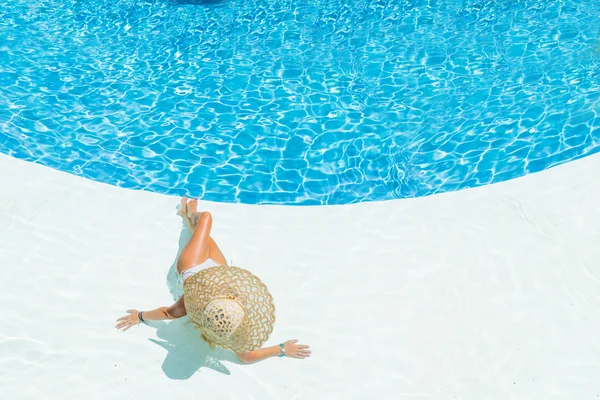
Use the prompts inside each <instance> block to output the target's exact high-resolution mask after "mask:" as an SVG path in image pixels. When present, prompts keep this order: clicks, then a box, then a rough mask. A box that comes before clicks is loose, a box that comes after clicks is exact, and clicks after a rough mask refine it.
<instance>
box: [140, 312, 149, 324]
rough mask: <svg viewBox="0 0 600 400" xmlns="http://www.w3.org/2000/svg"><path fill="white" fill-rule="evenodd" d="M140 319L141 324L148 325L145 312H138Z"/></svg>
mask: <svg viewBox="0 0 600 400" xmlns="http://www.w3.org/2000/svg"><path fill="white" fill-rule="evenodd" d="M138 318H139V320H140V321H141V322H143V323H144V324H146V321H144V312H143V311H138ZM146 325H148V324H146Z"/></svg>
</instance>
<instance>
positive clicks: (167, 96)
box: [0, 0, 600, 205]
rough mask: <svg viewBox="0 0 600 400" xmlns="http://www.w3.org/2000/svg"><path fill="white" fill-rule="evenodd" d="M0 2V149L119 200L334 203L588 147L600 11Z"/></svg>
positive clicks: (598, 94)
mask: <svg viewBox="0 0 600 400" xmlns="http://www.w3.org/2000/svg"><path fill="white" fill-rule="evenodd" d="M440 3H442V4H434V2H422V1H416V0H398V1H383V0H379V1H364V0H362V1H355V2H348V1H342V0H336V1H332V2H322V1H316V2H309V3H302V4H295V3H293V2H291V1H269V2H266V1H260V0H255V1H252V2H241V1H207V0H205V1H193V0H126V1H116V0H108V1H104V0H103V1H99V0H92V1H87V2H82V1H79V0H70V1H69V0H67V1H58V0H44V1H36V2H34V1H32V0H16V1H10V2H9V1H7V0H0V151H2V152H4V153H7V154H10V155H12V156H15V157H19V158H23V159H27V160H30V161H35V162H39V163H42V164H45V165H48V166H50V167H53V168H57V169H61V170H64V171H67V172H70V173H74V174H78V175H81V176H84V177H87V178H91V179H95V180H100V181H103V182H107V183H110V184H114V185H119V186H123V187H128V188H135V189H143V190H151V191H157V192H163V193H170V194H188V195H192V196H197V197H200V198H202V199H205V200H212V201H222V202H243V203H275V204H303V205H310V204H340V203H354V202H360V201H374V200H387V199H393V198H405V197H416V196H426V195H430V194H434V193H439V192H445V191H451V190H458V189H462V188H467V187H473V186H479V185H486V184H490V183H494V182H499V181H503V180H507V179H511V178H514V177H518V176H521V175H524V174H527V173H531V172H536V171H541V170H543V169H546V168H549V167H551V166H554V165H557V164H560V163H562V162H566V161H569V160H573V159H576V158H579V157H582V156H584V155H587V154H591V153H594V152H596V151H598V149H599V139H600V138H599V136H600V129H599V128H600V119H599V117H598V112H599V111H598V110H600V102H599V99H600V69H599V60H600V45H599V44H598V43H599V42H598V40H599V38H598V30H597V28H596V20H595V16H596V15H598V14H599V13H600V5H599V4H598V3H597V2H583V1H581V0H578V1H566V2H557V1H533V0H525V1H520V2H516V3H515V2H511V1H507V0H506V1H505V0H500V1H495V2H484V1H476V0H466V1H465V0H460V1H458V0H454V1H444V2H440Z"/></svg>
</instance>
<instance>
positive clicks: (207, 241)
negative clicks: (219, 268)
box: [177, 200, 227, 274]
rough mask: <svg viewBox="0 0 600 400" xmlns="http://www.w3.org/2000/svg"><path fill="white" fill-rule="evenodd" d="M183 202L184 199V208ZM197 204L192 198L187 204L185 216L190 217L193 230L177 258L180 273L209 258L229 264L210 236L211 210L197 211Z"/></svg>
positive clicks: (190, 225) (189, 221)
mask: <svg viewBox="0 0 600 400" xmlns="http://www.w3.org/2000/svg"><path fill="white" fill-rule="evenodd" d="M183 202H184V201H183V200H182V208H183ZM197 206H198V201H197V200H190V202H189V203H187V206H186V210H187V215H186V216H185V217H186V218H188V227H190V230H192V229H193V232H192V238H191V239H190V241H189V242H188V243H187V244H186V245H185V247H184V248H183V250H181V253H180V254H179V259H178V260H177V272H179V273H180V274H181V273H182V272H183V271H185V270H187V269H190V268H192V267H193V266H195V265H198V264H202V263H203V262H204V261H206V260H207V259H208V258H212V259H213V260H215V262H217V263H219V264H222V265H227V261H226V260H225V257H224V256H223V253H222V252H221V250H220V249H219V247H218V246H217V244H216V242H215V241H214V240H213V239H212V238H211V237H210V230H211V228H212V216H211V215H210V213H209V212H197V211H196V208H197ZM180 210H181V209H180Z"/></svg>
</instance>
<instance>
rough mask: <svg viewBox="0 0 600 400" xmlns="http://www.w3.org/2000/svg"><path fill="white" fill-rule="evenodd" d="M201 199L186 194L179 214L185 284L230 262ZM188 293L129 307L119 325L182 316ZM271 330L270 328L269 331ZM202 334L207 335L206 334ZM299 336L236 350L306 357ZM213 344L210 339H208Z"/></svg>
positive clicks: (259, 356) (256, 356)
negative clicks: (184, 233)
mask: <svg viewBox="0 0 600 400" xmlns="http://www.w3.org/2000/svg"><path fill="white" fill-rule="evenodd" d="M197 204H198V201H197V200H190V201H189V203H188V201H187V199H186V198H185V197H184V198H183V199H182V200H181V207H180V209H179V212H178V214H179V215H181V216H182V217H183V218H184V219H185V221H186V223H187V225H188V229H189V230H190V232H192V237H191V239H190V241H189V242H188V243H187V244H186V245H185V247H184V248H183V250H182V251H181V253H180V255H179V258H178V260H177V272H178V274H179V275H180V278H181V280H182V281H183V285H184V288H185V287H186V284H187V283H188V282H190V280H191V279H192V277H193V276H194V275H195V274H197V273H199V272H200V271H203V270H206V269H208V268H213V267H217V266H227V261H226V259H225V256H224V255H223V253H222V252H221V250H220V249H219V247H218V246H217V243H216V242H215V241H214V239H213V238H212V237H211V236H210V231H211V228H212V216H211V215H210V213H209V212H197V211H196V208H197ZM184 297H185V295H182V296H181V297H180V298H179V300H177V301H176V302H175V304H173V305H172V306H170V307H160V308H157V309H155V310H151V311H144V312H142V311H138V310H133V309H132V310H127V312H128V313H129V314H128V315H126V316H124V317H121V318H119V319H118V320H117V326H116V328H117V329H123V330H127V329H129V328H130V327H132V326H134V325H137V324H139V323H140V322H142V321H146V320H148V321H152V320H167V319H176V318H181V317H184V316H185V315H187V313H188V310H187V309H186V304H185V298H184ZM269 333H270V332H269ZM203 338H204V339H205V340H206V338H205V337H204V335H203ZM297 342H298V341H297V340H288V341H286V342H285V343H281V344H280V345H278V346H271V347H265V348H258V349H253V350H251V351H243V352H240V351H236V354H237V356H238V358H239V359H240V361H242V362H247V363H249V362H257V361H262V360H264V359H266V358H269V357H273V356H280V355H286V356H288V357H292V358H307V357H309V356H310V354H311V352H310V350H309V346H307V345H301V344H297ZM209 344H210V343H209Z"/></svg>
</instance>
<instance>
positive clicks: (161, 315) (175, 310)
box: [115, 296, 187, 331]
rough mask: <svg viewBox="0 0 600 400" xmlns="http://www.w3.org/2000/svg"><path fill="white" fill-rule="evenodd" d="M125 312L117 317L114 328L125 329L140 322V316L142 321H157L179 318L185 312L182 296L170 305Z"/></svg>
mask: <svg viewBox="0 0 600 400" xmlns="http://www.w3.org/2000/svg"><path fill="white" fill-rule="evenodd" d="M126 312H128V313H129V315H126V316H124V317H121V318H119V319H118V320H117V325H116V326H115V328H117V329H123V331H126V330H127V329H129V328H131V327H132V326H134V325H137V324H139V323H140V318H139V317H140V316H141V317H142V318H143V319H144V321H159V320H163V319H175V318H181V317H183V316H185V315H186V314H187V312H186V311H185V303H184V300H183V296H181V297H180V298H179V300H177V302H176V303H175V304H173V305H172V306H171V307H160V308H157V309H155V310H150V311H138V310H127V311H126Z"/></svg>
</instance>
